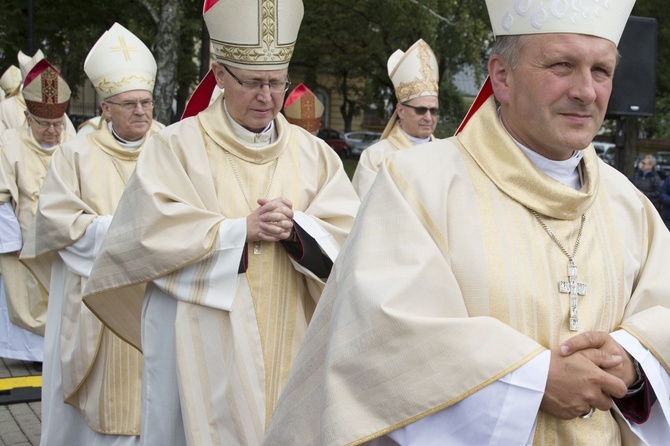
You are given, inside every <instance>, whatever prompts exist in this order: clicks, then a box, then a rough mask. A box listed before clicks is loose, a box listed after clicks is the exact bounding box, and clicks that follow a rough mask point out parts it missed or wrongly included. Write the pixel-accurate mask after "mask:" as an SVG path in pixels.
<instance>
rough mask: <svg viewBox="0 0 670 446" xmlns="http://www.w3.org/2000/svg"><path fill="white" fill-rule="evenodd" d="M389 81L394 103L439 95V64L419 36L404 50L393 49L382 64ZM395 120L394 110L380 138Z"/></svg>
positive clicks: (388, 130) (387, 133) (391, 126)
mask: <svg viewBox="0 0 670 446" xmlns="http://www.w3.org/2000/svg"><path fill="white" fill-rule="evenodd" d="M386 66H387V68H388V73H389V77H390V78H391V82H393V88H394V89H395V97H396V98H397V99H398V103H403V102H407V101H409V100H410V99H414V98H418V97H420V96H438V95H439V80H440V74H439V68H438V65H437V57H435V53H433V50H432V49H431V48H430V46H428V44H427V43H426V42H425V41H424V40H423V39H419V40H417V41H416V42H414V44H413V45H412V46H410V47H409V49H408V50H407V51H404V52H403V51H402V50H396V51H395V52H394V53H393V54H391V57H389V59H388V62H387V64H386ZM397 120H398V111H397V110H396V111H395V112H393V116H391V119H390V120H389V122H387V123H386V127H385V128H384V131H383V132H382V136H381V138H380V139H386V138H387V137H388V136H389V134H390V133H391V130H393V127H394V126H395V124H396V121H397Z"/></svg>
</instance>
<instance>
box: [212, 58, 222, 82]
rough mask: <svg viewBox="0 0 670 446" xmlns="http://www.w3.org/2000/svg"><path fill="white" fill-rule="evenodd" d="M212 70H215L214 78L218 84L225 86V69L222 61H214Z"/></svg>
mask: <svg viewBox="0 0 670 446" xmlns="http://www.w3.org/2000/svg"><path fill="white" fill-rule="evenodd" d="M212 71H213V72H214V79H216V86H217V87H219V88H223V75H224V72H223V71H224V69H223V67H222V66H221V64H220V63H218V62H216V61H214V62H212Z"/></svg>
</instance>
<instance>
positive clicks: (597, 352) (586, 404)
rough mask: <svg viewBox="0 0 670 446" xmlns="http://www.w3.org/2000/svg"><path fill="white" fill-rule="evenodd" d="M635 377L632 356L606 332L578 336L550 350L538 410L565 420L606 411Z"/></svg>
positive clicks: (593, 332)
mask: <svg viewBox="0 0 670 446" xmlns="http://www.w3.org/2000/svg"><path fill="white" fill-rule="evenodd" d="M636 378H637V376H636V373H635V368H634V366H633V361H632V358H631V356H630V355H629V354H628V352H626V350H625V349H624V348H623V347H621V345H619V343H618V342H616V341H615V340H614V339H613V338H612V337H611V336H610V335H609V333H606V332H601V331H590V332H586V333H580V334H579V335H577V336H574V337H573V338H570V339H569V340H567V341H566V342H564V343H563V344H561V345H560V346H559V347H558V348H555V349H552V350H551V362H550V364H549V375H548V377H547V385H546V388H545V391H544V397H543V398H542V403H541V404H540V409H542V410H544V411H545V412H547V413H549V414H551V415H553V416H555V417H557V418H560V419H564V420H569V419H572V418H576V417H579V416H581V415H584V414H587V413H588V412H589V411H590V410H591V408H596V409H599V410H603V411H606V410H609V409H610V408H611V407H612V404H613V402H612V397H617V398H622V397H624V396H625V395H626V392H627V391H628V387H629V386H630V385H631V384H633V382H635V379H636Z"/></svg>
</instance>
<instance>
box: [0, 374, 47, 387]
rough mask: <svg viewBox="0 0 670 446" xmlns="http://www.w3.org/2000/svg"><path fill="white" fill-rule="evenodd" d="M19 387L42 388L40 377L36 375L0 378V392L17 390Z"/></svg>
mask: <svg viewBox="0 0 670 446" xmlns="http://www.w3.org/2000/svg"><path fill="white" fill-rule="evenodd" d="M20 387H42V377H41V376H39V375H36V376H19V377H15V378H0V391H3V390H12V389H18V388H20Z"/></svg>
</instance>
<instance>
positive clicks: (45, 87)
mask: <svg viewBox="0 0 670 446" xmlns="http://www.w3.org/2000/svg"><path fill="white" fill-rule="evenodd" d="M22 94H23V99H25V101H26V106H27V107H28V111H29V112H30V114H32V115H33V116H37V117H38V118H45V119H58V118H60V117H62V116H63V115H64V114H65V110H66V109H67V106H68V104H69V103H70V95H71V91H70V87H69V86H68V85H67V82H65V79H63V76H61V74H60V73H59V72H58V70H56V68H54V67H53V65H51V64H50V63H49V62H48V61H47V60H46V59H42V60H40V61H39V62H37V64H36V65H35V66H34V67H33V69H32V70H30V72H29V73H28V75H27V76H26V79H25V80H24V82H23V90H22Z"/></svg>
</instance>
